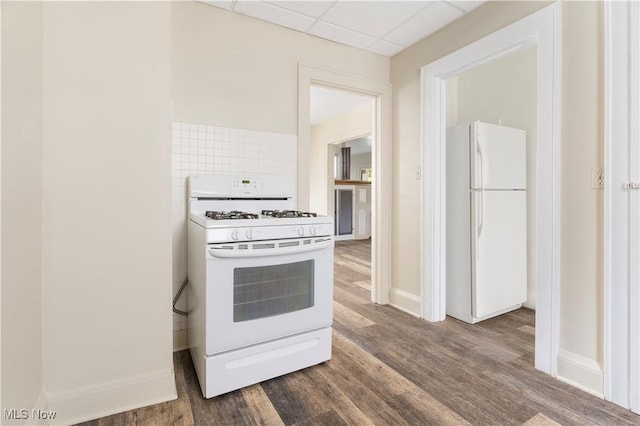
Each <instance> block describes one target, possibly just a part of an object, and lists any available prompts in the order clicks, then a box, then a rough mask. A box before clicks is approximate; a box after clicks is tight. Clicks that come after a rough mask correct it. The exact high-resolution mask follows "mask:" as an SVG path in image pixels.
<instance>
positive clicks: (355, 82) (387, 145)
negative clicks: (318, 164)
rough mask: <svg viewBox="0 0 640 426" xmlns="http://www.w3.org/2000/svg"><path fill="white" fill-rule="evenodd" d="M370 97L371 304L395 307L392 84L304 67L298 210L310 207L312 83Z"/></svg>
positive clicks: (301, 66)
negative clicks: (391, 293)
mask: <svg viewBox="0 0 640 426" xmlns="http://www.w3.org/2000/svg"><path fill="white" fill-rule="evenodd" d="M312 84H316V85H322V86H328V87H334V88H336V89H341V90H347V91H350V92H356V93H362V94H366V95H370V96H372V97H373V98H374V113H375V125H374V129H373V136H374V143H373V145H374V146H373V149H372V150H371V164H372V167H373V173H374V175H373V182H372V183H371V208H372V214H371V231H372V232H371V233H372V237H371V300H372V301H373V302H375V303H378V304H388V303H389V289H390V288H391V223H392V222H391V220H392V210H391V159H392V151H391V84H389V83H384V82H379V81H375V80H371V79H368V78H364V77H360V76H355V75H351V74H347V73H342V72H339V71H334V70H329V69H326V68H320V67H316V66H312V65H307V64H302V63H300V64H298V207H299V208H302V209H306V208H308V207H309V191H310V189H311V188H310V187H309V162H310V150H311V125H310V92H311V85H312Z"/></svg>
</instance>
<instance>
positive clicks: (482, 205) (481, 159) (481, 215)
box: [476, 140, 484, 259]
mask: <svg viewBox="0 0 640 426" xmlns="http://www.w3.org/2000/svg"><path fill="white" fill-rule="evenodd" d="M476 151H477V152H478V158H479V159H480V220H479V224H478V238H480V234H482V228H483V226H484V170H483V158H482V148H481V147H480V141H479V140H478V142H477V143H476ZM479 258H480V254H479V253H478V259H479Z"/></svg>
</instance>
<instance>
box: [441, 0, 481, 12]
mask: <svg viewBox="0 0 640 426" xmlns="http://www.w3.org/2000/svg"><path fill="white" fill-rule="evenodd" d="M447 3H451V4H453V5H455V6H458V7H459V8H460V9H463V10H464V11H465V13H466V12H469V11H471V10H473V9H475V8H476V7H478V6H480V5H481V4H483V3H486V1H478V0H456V1H448V2H447Z"/></svg>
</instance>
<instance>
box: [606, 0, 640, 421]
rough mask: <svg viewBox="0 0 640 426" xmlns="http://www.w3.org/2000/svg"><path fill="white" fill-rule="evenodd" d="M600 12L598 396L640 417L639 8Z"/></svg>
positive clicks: (628, 5)
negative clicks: (601, 320)
mask: <svg viewBox="0 0 640 426" xmlns="http://www.w3.org/2000/svg"><path fill="white" fill-rule="evenodd" d="M604 13H605V18H604V25H605V28H604V33H605V40H604V42H605V142H604V146H605V149H604V150H605V153H604V156H605V163H604V170H605V173H606V180H605V188H604V198H605V202H604V377H605V380H604V396H605V399H607V400H609V401H612V402H614V403H616V404H618V405H621V406H623V407H625V408H630V409H631V410H632V411H634V412H636V413H639V414H640V266H639V263H640V191H638V190H628V189H626V188H625V184H626V183H627V182H628V181H634V182H640V120H639V118H638V116H639V114H640V77H639V75H638V74H639V73H640V49H639V48H638V46H639V42H640V5H639V4H638V3H637V2H605V4H604Z"/></svg>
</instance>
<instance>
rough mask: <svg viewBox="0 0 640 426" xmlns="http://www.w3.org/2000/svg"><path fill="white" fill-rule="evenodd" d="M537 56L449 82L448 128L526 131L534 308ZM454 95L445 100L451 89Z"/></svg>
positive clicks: (532, 51) (528, 54)
mask: <svg viewBox="0 0 640 426" xmlns="http://www.w3.org/2000/svg"><path fill="white" fill-rule="evenodd" d="M536 53H537V49H536V48H535V47H530V48H527V49H525V50H522V51H519V52H516V53H514V54H511V55H508V56H506V57H504V58H500V59H497V60H495V61H493V62H490V63H488V64H483V65H481V66H478V67H475V68H473V69H470V70H468V71H465V72H464V73H462V74H460V75H459V76H458V77H454V78H452V79H450V80H449V81H447V96H448V100H447V102H448V103H447V114H449V113H451V117H449V115H447V125H448V126H451V125H456V124H466V123H471V122H472V121H475V120H480V121H484V122H486V123H493V124H502V125H504V126H510V127H516V128H519V129H525V130H526V131H527V190H528V192H527V204H528V206H529V208H528V209H527V252H528V262H527V302H526V306H528V307H530V308H535V306H536V269H535V253H536V246H535V235H536V226H535V225H536V224H535V220H536V217H535V200H536V168H535V167H536V138H537V131H536V130H537V129H536V125H537V121H536V105H537V103H536V88H537V85H536V63H537V61H536ZM450 88H451V89H453V90H452V92H453V94H452V96H455V98H454V99H451V98H449V93H448V92H449V89H450Z"/></svg>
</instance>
